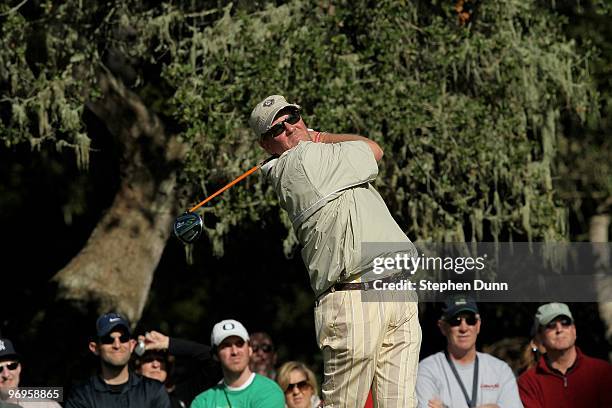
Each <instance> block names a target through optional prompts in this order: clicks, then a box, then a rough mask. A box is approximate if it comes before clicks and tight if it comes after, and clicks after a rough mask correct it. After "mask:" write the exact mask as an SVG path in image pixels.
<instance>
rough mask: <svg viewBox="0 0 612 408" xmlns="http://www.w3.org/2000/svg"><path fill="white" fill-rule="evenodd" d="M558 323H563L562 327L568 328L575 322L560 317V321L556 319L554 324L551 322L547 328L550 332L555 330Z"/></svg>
mask: <svg viewBox="0 0 612 408" xmlns="http://www.w3.org/2000/svg"><path fill="white" fill-rule="evenodd" d="M557 322H559V323H561V326H563V327H568V326H571V325H572V324H573V323H574V322H572V319H570V318H569V317H567V316H563V317H560V318H558V319H554V320H553V321H552V322H549V323H548V324H547V325H546V328H547V329H549V330H552V329H555V328H556V327H557Z"/></svg>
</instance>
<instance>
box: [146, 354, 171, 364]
mask: <svg viewBox="0 0 612 408" xmlns="http://www.w3.org/2000/svg"><path fill="white" fill-rule="evenodd" d="M154 361H157V362H159V363H162V364H163V363H165V362H166V359H165V358H164V357H163V356H157V355H150V356H144V357H143V358H142V364H146V363H152V362H154Z"/></svg>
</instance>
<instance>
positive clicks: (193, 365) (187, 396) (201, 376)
mask: <svg viewBox="0 0 612 408" xmlns="http://www.w3.org/2000/svg"><path fill="white" fill-rule="evenodd" d="M169 343H170V344H169V345H168V352H169V353H170V354H172V355H174V356H175V357H176V358H177V364H176V365H177V369H176V373H175V375H174V377H175V380H176V381H175V384H176V386H175V389H174V391H173V392H172V393H171V394H170V398H171V402H172V407H173V408H178V407H180V405H176V402H175V401H174V400H180V401H182V402H183V403H184V404H185V406H187V407H188V406H190V405H191V401H193V399H194V398H195V397H196V396H197V395H198V394H200V393H201V392H203V391H206V390H207V389H209V388H211V387H213V386H215V385H216V384H217V383H218V382H219V381H220V380H221V379H222V378H223V372H222V371H221V367H220V365H219V364H218V363H217V362H215V361H214V359H213V358H212V357H211V349H210V347H209V346H207V345H204V344H200V343H196V342H194V341H190V340H183V339H177V338H175V337H170V342H169Z"/></svg>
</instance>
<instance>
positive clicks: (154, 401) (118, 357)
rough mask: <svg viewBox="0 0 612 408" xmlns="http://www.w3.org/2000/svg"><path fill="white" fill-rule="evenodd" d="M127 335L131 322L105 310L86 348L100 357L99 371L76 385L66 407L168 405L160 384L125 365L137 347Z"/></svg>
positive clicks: (167, 407)
mask: <svg viewBox="0 0 612 408" xmlns="http://www.w3.org/2000/svg"><path fill="white" fill-rule="evenodd" d="M130 336H131V333H130V324H129V323H128V321H127V320H126V319H125V318H124V317H123V316H121V315H120V314H118V313H107V314H104V315H102V316H100V317H99V318H98V320H97V322H96V337H95V339H93V340H92V341H90V342H89V350H90V351H91V352H92V353H93V354H95V355H96V356H98V357H99V358H100V372H99V373H98V374H97V375H95V376H93V377H91V378H90V379H89V380H87V381H86V382H85V383H83V384H81V385H79V386H77V387H75V389H74V390H73V391H72V393H71V395H70V397H69V398H68V400H67V401H66V408H86V407H87V408H114V407H131V408H134V407H138V408H140V407H142V408H170V400H169V398H168V393H167V392H166V390H165V389H164V386H163V384H162V383H160V382H159V381H155V380H151V379H149V378H143V377H141V376H139V375H136V374H135V373H133V372H132V371H131V370H130V369H129V368H128V361H129V360H130V355H131V354H132V351H133V350H134V347H135V346H136V341H135V340H133V339H131V337H130Z"/></svg>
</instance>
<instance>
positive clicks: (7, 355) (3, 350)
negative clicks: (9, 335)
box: [0, 338, 21, 361]
mask: <svg viewBox="0 0 612 408" xmlns="http://www.w3.org/2000/svg"><path fill="white" fill-rule="evenodd" d="M20 358H21V356H20V355H19V353H17V352H16V351H15V347H13V342H12V341H10V340H9V339H3V338H0V361H6V360H20Z"/></svg>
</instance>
